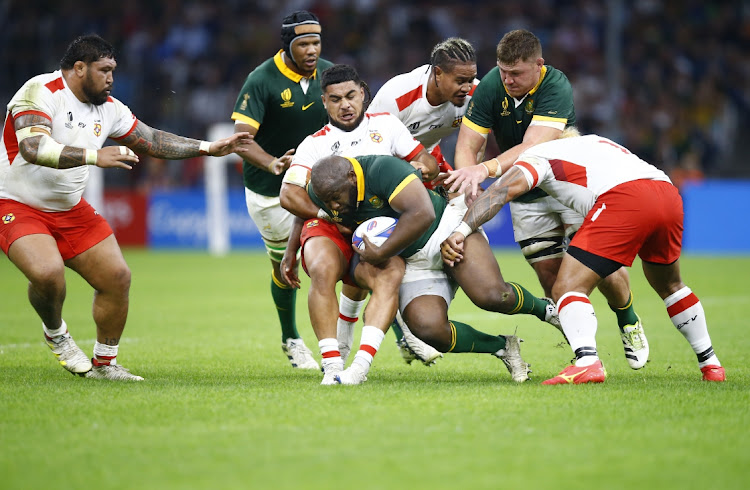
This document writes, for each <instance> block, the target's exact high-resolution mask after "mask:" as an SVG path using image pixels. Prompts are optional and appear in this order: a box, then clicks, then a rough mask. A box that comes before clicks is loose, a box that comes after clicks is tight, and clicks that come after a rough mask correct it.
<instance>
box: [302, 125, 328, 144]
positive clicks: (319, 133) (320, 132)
mask: <svg viewBox="0 0 750 490" xmlns="http://www.w3.org/2000/svg"><path fill="white" fill-rule="evenodd" d="M331 130H332V127H331V125H330V124H326V125H325V126H323V127H322V128H320V129H319V130H317V131H315V132H314V133H313V134H311V135H310V136H308V137H307V138H305V140H308V139H310V140H312V139H313V138H322V137H323V136H326V135H328V134H330V133H331Z"/></svg>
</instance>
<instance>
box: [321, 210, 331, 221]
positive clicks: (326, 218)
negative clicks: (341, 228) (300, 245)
mask: <svg viewBox="0 0 750 490" xmlns="http://www.w3.org/2000/svg"><path fill="white" fill-rule="evenodd" d="M318 218H320V219H324V220H327V221H331V217H330V216H328V213H326V212H325V210H324V209H323V208H320V209H318Z"/></svg>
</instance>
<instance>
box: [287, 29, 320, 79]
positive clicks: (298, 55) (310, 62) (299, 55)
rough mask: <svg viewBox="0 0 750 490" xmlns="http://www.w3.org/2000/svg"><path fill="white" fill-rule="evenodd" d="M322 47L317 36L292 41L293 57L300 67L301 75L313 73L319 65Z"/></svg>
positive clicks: (307, 75)
mask: <svg viewBox="0 0 750 490" xmlns="http://www.w3.org/2000/svg"><path fill="white" fill-rule="evenodd" d="M320 49H321V45H320V38H319V37H317V36H307V37H303V38H300V39H298V40H296V41H294V42H293V43H292V46H291V52H292V57H293V58H294V62H295V63H297V67H299V71H300V75H303V76H306V77H309V76H311V75H312V74H313V72H314V71H315V68H316V67H317V66H318V58H319V57H320Z"/></svg>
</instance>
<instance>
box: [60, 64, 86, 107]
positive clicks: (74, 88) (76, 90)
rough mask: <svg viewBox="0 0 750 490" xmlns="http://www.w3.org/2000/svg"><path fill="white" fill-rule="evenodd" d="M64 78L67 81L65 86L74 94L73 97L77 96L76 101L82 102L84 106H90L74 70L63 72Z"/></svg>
mask: <svg viewBox="0 0 750 490" xmlns="http://www.w3.org/2000/svg"><path fill="white" fill-rule="evenodd" d="M62 76H63V78H64V79H65V84H66V85H67V86H68V88H69V89H70V91H71V92H73V95H75V96H76V99H78V100H80V101H81V102H83V103H84V104H88V103H89V100H88V98H87V97H86V95H85V94H84V93H83V89H82V88H81V83H80V81H79V79H78V78H76V76H75V73H74V72H73V70H62Z"/></svg>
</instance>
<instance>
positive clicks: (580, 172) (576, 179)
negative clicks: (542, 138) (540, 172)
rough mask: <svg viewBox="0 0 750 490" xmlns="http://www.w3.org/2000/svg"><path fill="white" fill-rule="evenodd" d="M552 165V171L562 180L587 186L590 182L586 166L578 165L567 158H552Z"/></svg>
mask: <svg viewBox="0 0 750 490" xmlns="http://www.w3.org/2000/svg"><path fill="white" fill-rule="evenodd" d="M549 164H550V166H551V167H552V173H554V174H555V178H556V179H557V180H559V181H561V182H570V183H571V184H576V185H580V186H582V187H586V186H587V184H588V177H587V176H586V167H583V166H581V165H577V164H575V163H572V162H569V161H567V160H555V159H553V160H550V161H549Z"/></svg>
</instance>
